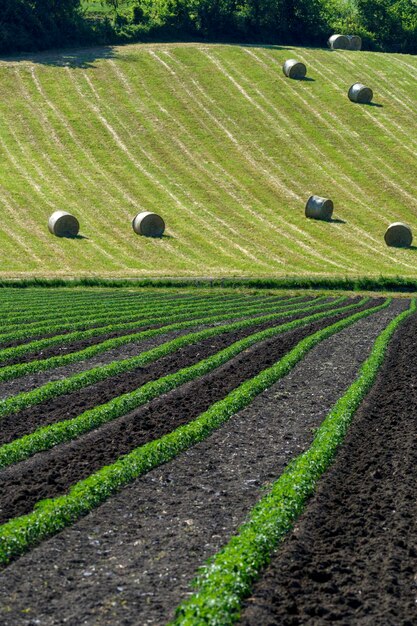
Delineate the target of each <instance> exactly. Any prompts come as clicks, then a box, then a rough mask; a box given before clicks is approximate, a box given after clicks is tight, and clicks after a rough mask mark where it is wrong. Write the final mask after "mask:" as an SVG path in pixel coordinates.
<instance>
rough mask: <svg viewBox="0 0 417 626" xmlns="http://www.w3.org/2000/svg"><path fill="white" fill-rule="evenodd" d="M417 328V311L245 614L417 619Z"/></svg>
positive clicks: (287, 620)
mask: <svg viewBox="0 0 417 626" xmlns="http://www.w3.org/2000/svg"><path fill="white" fill-rule="evenodd" d="M416 333H417V317H416V316H415V315H414V316H412V317H411V318H409V319H408V320H406V322H405V323H404V325H403V326H402V327H400V329H399V331H398V332H397V334H396V336H395V338H394V340H393V341H392V342H391V345H390V348H389V351H388V354H387V358H386V361H385V363H384V365H383V367H382V369H381V372H380V374H379V376H378V379H377V382H376V385H375V386H374V388H373V389H372V391H371V393H370V394H369V396H368V397H367V399H366V400H365V401H364V402H363V404H362V406H361V407H360V409H359V411H358V412H357V414H356V416H355V418H354V420H353V423H352V425H351V427H350V430H349V433H348V436H347V438H346V441H345V443H344V445H343V447H342V448H341V450H340V451H339V454H338V455H337V457H336V460H335V463H334V465H333V466H332V467H331V468H330V470H329V471H328V472H327V473H326V474H325V476H324V477H323V479H322V481H321V482H320V485H319V489H318V491H317V493H316V495H315V496H314V497H313V498H312V499H311V501H310V503H309V505H308V506H307V508H306V510H305V512H304V514H303V516H302V517H301V518H300V519H299V521H298V522H297V524H296V526H295V529H294V531H293V533H292V534H291V535H290V536H289V537H288V539H287V541H285V542H284V544H283V545H282V546H281V547H280V548H279V549H278V551H277V553H276V555H275V557H274V558H273V560H272V562H271V564H270V566H269V567H268V568H267V569H266V571H265V572H264V574H263V575H262V577H261V579H260V580H259V581H258V582H257V583H256V585H255V586H254V589H253V594H252V595H251V597H250V598H248V600H247V601H246V603H245V609H244V611H243V614H242V617H241V621H240V622H239V623H240V624H242V625H245V626H255V625H256V626H257V625H258V624H263V625H265V626H268V625H272V624H282V625H284V626H300V625H301V624H309V625H310V624H311V625H314V626H321V625H325V624H334V623H335V624H336V623H337V624H343V625H346V626H348V625H349V626H351V625H357V626H374V625H375V624H378V626H397V625H400V624H401V625H402V626H413V625H415V624H416V623H417V579H416V572H417V501H416V485H417V445H416V442H417V419H416V411H417V385H416V377H417V350H416V346H415V337H416Z"/></svg>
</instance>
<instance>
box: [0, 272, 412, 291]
mask: <svg viewBox="0 0 417 626" xmlns="http://www.w3.org/2000/svg"><path fill="white" fill-rule="evenodd" d="M34 287H36V288H37V287H39V288H57V287H63V288H74V287H106V288H115V289H116V288H122V287H130V288H132V287H138V288H143V287H146V288H149V287H152V288H175V289H178V288H189V287H197V288H218V287H221V288H229V289H241V288H247V289H318V290H327V289H337V290H344V291H345V290H346V291H388V292H389V291H391V292H396V293H398V292H403V293H413V292H415V291H417V278H415V279H414V278H402V277H400V276H397V277H394V278H393V277H387V276H380V277H378V278H374V277H370V276H363V277H358V278H348V277H345V278H331V277H328V278H312V277H310V278H309V277H288V278H161V279H153V278H143V279H138V278H123V279H117V278H115V279H112V278H88V277H86V278H26V279H15V280H13V279H10V280H9V279H8V280H0V289H6V288H14V289H26V288H34Z"/></svg>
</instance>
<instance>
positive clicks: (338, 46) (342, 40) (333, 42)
mask: <svg viewBox="0 0 417 626" xmlns="http://www.w3.org/2000/svg"><path fill="white" fill-rule="evenodd" d="M327 45H328V46H329V48H331V49H332V50H350V49H351V48H350V47H349V46H350V41H349V38H348V37H347V36H346V35H332V36H331V37H329V39H328V40H327Z"/></svg>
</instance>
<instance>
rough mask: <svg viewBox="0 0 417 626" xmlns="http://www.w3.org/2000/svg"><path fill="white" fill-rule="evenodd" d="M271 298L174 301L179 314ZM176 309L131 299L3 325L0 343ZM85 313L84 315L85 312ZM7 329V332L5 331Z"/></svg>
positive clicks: (132, 320)
mask: <svg viewBox="0 0 417 626" xmlns="http://www.w3.org/2000/svg"><path fill="white" fill-rule="evenodd" d="M277 300H278V297H277V298H275V301H277ZM268 301H270V298H262V297H261V296H258V297H257V298H250V299H249V298H248V297H247V296H239V295H236V296H235V297H232V298H227V299H225V298H224V297H223V298H221V297H220V296H219V297H218V298H214V299H210V301H207V299H205V298H204V299H193V300H191V301H189V300H188V299H187V300H185V301H184V300H182V299H181V300H179V301H178V302H175V304H174V307H175V311H176V312H177V313H178V314H179V313H181V312H182V311H186V312H188V311H192V310H193V309H194V308H196V309H201V307H205V308H209V309H213V308H214V307H216V306H217V307H220V308H221V307H224V306H226V304H227V305H228V306H230V307H231V306H233V305H235V306H239V305H240V304H241V303H246V302H247V303H249V302H250V303H251V304H253V305H254V304H256V303H258V302H259V303H261V304H263V303H268ZM172 308H173V303H172V302H171V301H170V302H168V303H166V302H153V301H152V302H145V303H143V302H139V303H138V302H133V303H132V302H128V303H126V304H122V305H117V306H113V307H109V308H108V309H107V310H104V311H102V312H100V313H98V312H97V311H96V312H94V313H91V309H84V310H83V311H82V312H79V313H78V314H77V315H76V317H75V318H73V319H71V318H67V319H65V318H62V316H59V322H57V321H56V320H57V317H56V316H55V317H54V322H55V323H51V320H49V321H47V322H41V323H39V324H38V323H33V324H30V325H28V326H25V327H24V328H22V325H21V324H17V325H13V327H12V328H5V327H3V328H2V332H1V334H0V344H1V343H7V342H11V341H18V340H21V339H28V338H31V337H41V336H42V335H51V334H52V333H54V332H59V333H60V334H62V333H64V332H65V333H70V332H71V331H76V330H79V329H84V330H88V329H89V328H91V327H94V328H95V329H96V330H99V329H100V328H103V326H100V325H101V324H104V325H105V326H104V328H106V327H107V326H108V325H109V324H114V323H115V322H117V323H122V322H132V323H134V322H136V321H140V320H145V321H149V323H152V320H153V316H154V315H157V316H160V315H161V314H163V313H165V312H169V311H170V310H171V309H172ZM83 313H84V314H85V316H84V315H83ZM6 331H7V332H6Z"/></svg>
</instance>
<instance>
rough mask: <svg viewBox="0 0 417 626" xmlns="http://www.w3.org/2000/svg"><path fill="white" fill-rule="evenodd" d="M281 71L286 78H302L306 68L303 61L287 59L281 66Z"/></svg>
mask: <svg viewBox="0 0 417 626" xmlns="http://www.w3.org/2000/svg"><path fill="white" fill-rule="evenodd" d="M282 71H283V72H284V74H285V76H287V77H288V78H295V79H298V80H300V79H302V78H305V75H306V74H307V68H306V66H305V65H304V63H301V62H300V61H296V59H288V60H287V61H285V63H284V65H283V66H282Z"/></svg>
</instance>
